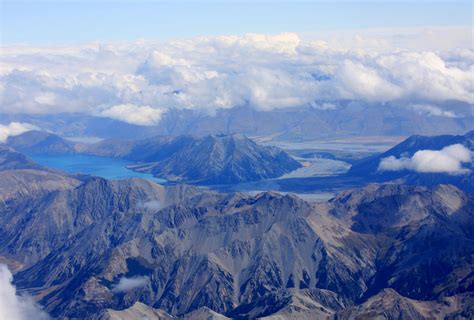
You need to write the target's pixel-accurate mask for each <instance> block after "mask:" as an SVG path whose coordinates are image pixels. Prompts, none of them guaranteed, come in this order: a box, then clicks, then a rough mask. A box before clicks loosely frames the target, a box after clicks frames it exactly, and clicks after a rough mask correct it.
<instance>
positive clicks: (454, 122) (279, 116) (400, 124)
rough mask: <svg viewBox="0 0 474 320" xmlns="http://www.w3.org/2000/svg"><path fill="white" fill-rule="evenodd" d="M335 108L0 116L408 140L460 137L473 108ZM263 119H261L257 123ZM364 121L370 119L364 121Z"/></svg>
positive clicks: (68, 130) (81, 126)
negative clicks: (138, 116)
mask: <svg viewBox="0 0 474 320" xmlns="http://www.w3.org/2000/svg"><path fill="white" fill-rule="evenodd" d="M333 107H334V108H326V109H321V108H317V107H311V106H301V107H292V108H282V109H275V110H265V111H261V110H257V109H256V108H253V107H251V106H242V107H234V108H230V109H220V110H217V111H216V112H215V113H214V114H209V113H208V112H206V111H199V110H177V109H171V110H169V111H168V112H166V113H165V114H164V115H163V117H162V120H161V121H160V122H159V123H158V124H157V125H156V126H151V127H148V126H147V127H143V126H137V125H132V124H128V123H124V122H120V121H117V120H112V119H107V118H100V117H93V116H88V115H84V114H58V115H21V114H0V119H2V120H3V121H5V122H7V123H8V122H11V121H18V122H28V123H32V124H34V125H36V126H38V127H40V128H43V129H45V130H49V131H54V132H57V133H59V134H60V135H61V136H64V137H70V136H73V137H77V136H89V137H91V136H95V137H101V138H113V139H129V138H130V137H131V136H133V137H135V138H136V139H143V138H149V137H153V136H157V135H171V136H179V135H192V136H206V135H210V134H230V133H233V132H239V133H242V134H245V135H248V136H262V135H272V136H274V137H277V138H278V137H280V138H284V139H286V140H288V139H317V138H326V137H348V136H380V135H387V136H390V135H396V136H400V135H402V136H409V135H413V134H423V135H436V134H438V135H439V134H453V133H455V134H461V133H463V132H466V131H469V130H473V129H474V117H473V113H472V105H469V104H466V103H462V102H458V101H447V102H445V103H443V104H442V105H440V108H442V109H443V110H446V111H449V112H451V113H452V114H454V115H456V116H455V117H446V116H439V115H435V114H431V113H429V112H421V111H420V110H416V109H413V108H410V107H407V106H406V105H405V104H396V103H384V104H383V105H381V104H377V103H373V104H367V103H362V102H355V101H339V102H337V103H335V104H334V106H333ZM262 119H264V120H263V121H262ZM367 119H371V120H370V121H367Z"/></svg>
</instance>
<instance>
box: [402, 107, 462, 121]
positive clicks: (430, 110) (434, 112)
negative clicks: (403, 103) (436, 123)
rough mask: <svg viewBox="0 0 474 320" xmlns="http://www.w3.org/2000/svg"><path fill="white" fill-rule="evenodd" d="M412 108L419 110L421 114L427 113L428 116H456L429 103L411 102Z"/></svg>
mask: <svg viewBox="0 0 474 320" xmlns="http://www.w3.org/2000/svg"><path fill="white" fill-rule="evenodd" d="M409 107H411V108H412V109H413V110H416V111H418V112H420V113H421V114H427V115H428V116H437V117H447V118H456V117H457V116H456V114H455V113H454V112H452V111H448V110H443V109H441V108H439V107H436V106H432V105H429V104H413V105H410V106H409Z"/></svg>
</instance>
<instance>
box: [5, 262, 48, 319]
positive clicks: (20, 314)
mask: <svg viewBox="0 0 474 320" xmlns="http://www.w3.org/2000/svg"><path fill="white" fill-rule="evenodd" d="M12 281H13V275H12V273H11V272H10V270H8V268H7V266H6V265H3V264H0V319H8V320H30V319H38V320H43V319H49V317H48V315H47V314H46V313H45V312H44V311H42V310H41V309H40V308H39V307H38V306H37V305H36V304H35V303H34V301H33V300H32V299H31V298H30V297H27V296H20V295H18V294H17V292H16V288H15V286H13V284H12Z"/></svg>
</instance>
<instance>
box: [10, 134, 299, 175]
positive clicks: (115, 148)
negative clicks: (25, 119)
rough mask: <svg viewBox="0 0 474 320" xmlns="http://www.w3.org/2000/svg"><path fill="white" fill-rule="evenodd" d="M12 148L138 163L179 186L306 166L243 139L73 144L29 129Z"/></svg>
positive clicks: (138, 167)
mask: <svg viewBox="0 0 474 320" xmlns="http://www.w3.org/2000/svg"><path fill="white" fill-rule="evenodd" d="M7 144H8V145H9V146H12V147H14V148H16V149H17V150H20V151H22V152H25V153H27V154H48V155H57V154H89V155H96V156H105V157H114V158H122V159H127V160H130V161H133V162H135V163H136V165H133V166H130V168H131V169H133V170H136V171H140V172H149V173H152V174H153V175H154V176H156V177H159V178H165V179H167V180H169V181H174V182H188V183H197V184H230V183H239V182H248V181H256V180H262V179H269V178H276V177H279V176H281V175H283V174H285V173H288V172H291V171H293V170H295V169H298V168H300V167H301V164H300V163H299V162H298V161H296V160H294V159H293V158H292V157H290V156H289V155H288V154H287V153H285V152H284V151H282V150H281V149H278V148H276V147H267V146H260V145H258V144H256V143H255V142H253V141H252V140H250V139H248V138H247V137H245V136H243V135H238V134H233V135H210V136H205V137H200V138H196V137H191V136H178V137H154V138H149V139H145V140H137V141H131V140H104V141H102V142H99V143H95V144H84V143H73V142H71V141H68V140H66V139H63V138H61V137H59V136H56V135H54V134H50V133H45V132H40V131H30V132H27V133H24V134H22V135H19V136H15V137H10V138H9V139H8V141H7Z"/></svg>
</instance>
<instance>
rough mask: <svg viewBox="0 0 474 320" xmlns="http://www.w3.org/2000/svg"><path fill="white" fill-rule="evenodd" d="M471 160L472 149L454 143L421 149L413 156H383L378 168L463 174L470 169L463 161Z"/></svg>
mask: <svg viewBox="0 0 474 320" xmlns="http://www.w3.org/2000/svg"><path fill="white" fill-rule="evenodd" d="M470 162H472V153H471V151H470V150H469V149H468V148H466V147H464V146H463V145H461V144H453V145H450V146H447V147H444V148H443V149H441V150H419V151H417V152H415V154H414V155H413V156H412V157H411V158H409V157H401V158H398V159H397V158H395V157H394V156H390V157H387V158H383V159H382V160H381V161H380V164H379V167H378V170H379V171H401V170H411V171H416V172H423V173H448V174H463V173H467V172H469V171H470V170H469V169H467V168H464V167H463V163H470Z"/></svg>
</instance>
